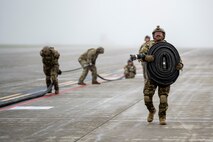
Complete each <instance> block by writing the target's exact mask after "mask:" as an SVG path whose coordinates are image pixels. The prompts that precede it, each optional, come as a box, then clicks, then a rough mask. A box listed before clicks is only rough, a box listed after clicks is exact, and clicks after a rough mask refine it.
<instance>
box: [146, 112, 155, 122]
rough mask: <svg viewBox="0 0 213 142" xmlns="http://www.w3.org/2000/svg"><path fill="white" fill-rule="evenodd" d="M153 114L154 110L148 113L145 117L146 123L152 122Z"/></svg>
mask: <svg viewBox="0 0 213 142" xmlns="http://www.w3.org/2000/svg"><path fill="white" fill-rule="evenodd" d="M155 112H156V110H154V111H153V112H149V115H148V117H147V122H152V121H153V119H154V115H155Z"/></svg>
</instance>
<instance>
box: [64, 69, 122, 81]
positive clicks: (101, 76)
mask: <svg viewBox="0 0 213 142" xmlns="http://www.w3.org/2000/svg"><path fill="white" fill-rule="evenodd" d="M80 69H82V67H79V68H76V69H72V70H66V71H62V73H64V72H66V73H67V72H73V71H77V70H80ZM97 76H98V77H99V78H100V79H102V80H105V81H116V80H121V79H123V78H124V76H121V77H119V78H116V79H106V78H104V77H102V76H100V75H99V74H97Z"/></svg>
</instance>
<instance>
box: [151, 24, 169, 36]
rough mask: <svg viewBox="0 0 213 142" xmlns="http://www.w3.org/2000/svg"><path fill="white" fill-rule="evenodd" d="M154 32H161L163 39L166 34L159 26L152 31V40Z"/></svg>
mask: <svg viewBox="0 0 213 142" xmlns="http://www.w3.org/2000/svg"><path fill="white" fill-rule="evenodd" d="M155 32H162V33H163V39H164V38H165V36H166V32H165V31H164V29H162V28H161V27H160V26H159V25H158V26H157V27H156V28H155V29H154V31H153V32H152V37H153V38H154V34H155Z"/></svg>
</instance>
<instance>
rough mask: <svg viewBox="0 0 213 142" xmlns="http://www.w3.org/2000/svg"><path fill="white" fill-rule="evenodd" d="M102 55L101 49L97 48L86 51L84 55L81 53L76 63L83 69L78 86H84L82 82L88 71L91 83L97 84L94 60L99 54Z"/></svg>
mask: <svg viewBox="0 0 213 142" xmlns="http://www.w3.org/2000/svg"><path fill="white" fill-rule="evenodd" d="M103 53H104V49H103V48H102V47H99V48H97V49H95V48H91V49H88V50H87V51H86V52H85V53H83V54H82V55H81V56H80V57H79V59H78V61H79V63H80V64H81V66H82V68H83V72H82V74H81V76H80V78H79V82H78V84H79V85H85V83H83V82H84V80H85V78H86V76H87V74H88V72H89V70H90V71H91V72H92V83H93V84H99V83H98V82H97V68H96V66H95V63H96V59H97V57H98V55H99V54H103Z"/></svg>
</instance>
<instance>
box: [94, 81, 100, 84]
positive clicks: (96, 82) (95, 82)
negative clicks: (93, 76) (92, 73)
mask: <svg viewBox="0 0 213 142" xmlns="http://www.w3.org/2000/svg"><path fill="white" fill-rule="evenodd" d="M92 84H101V83H99V82H98V81H92Z"/></svg>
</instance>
